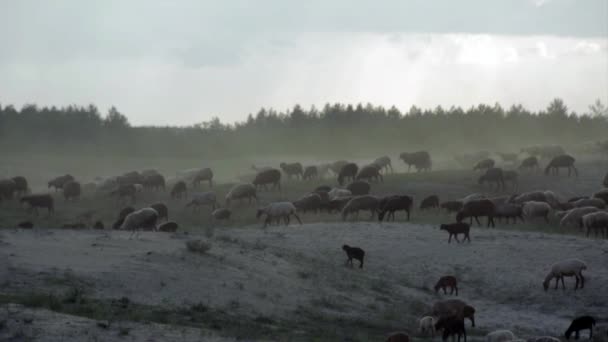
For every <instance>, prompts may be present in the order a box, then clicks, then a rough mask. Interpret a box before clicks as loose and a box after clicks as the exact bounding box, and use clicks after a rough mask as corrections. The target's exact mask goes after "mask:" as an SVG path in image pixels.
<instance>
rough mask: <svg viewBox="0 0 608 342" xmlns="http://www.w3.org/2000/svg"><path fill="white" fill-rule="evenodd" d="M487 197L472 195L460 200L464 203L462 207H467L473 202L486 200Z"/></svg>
mask: <svg viewBox="0 0 608 342" xmlns="http://www.w3.org/2000/svg"><path fill="white" fill-rule="evenodd" d="M486 198H487V197H486V196H485V195H484V194H470V195H467V196H465V197H464V198H462V199H461V200H460V202H462V205H465V204H467V203H469V202H471V201H478V200H481V199H486Z"/></svg>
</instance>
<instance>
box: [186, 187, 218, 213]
mask: <svg viewBox="0 0 608 342" xmlns="http://www.w3.org/2000/svg"><path fill="white" fill-rule="evenodd" d="M204 205H209V206H211V210H215V208H216V206H219V204H218V203H217V195H216V194H215V191H206V192H195V193H193V194H192V200H190V202H188V203H187V204H186V208H188V207H192V210H197V209H199V208H200V207H201V206H204Z"/></svg>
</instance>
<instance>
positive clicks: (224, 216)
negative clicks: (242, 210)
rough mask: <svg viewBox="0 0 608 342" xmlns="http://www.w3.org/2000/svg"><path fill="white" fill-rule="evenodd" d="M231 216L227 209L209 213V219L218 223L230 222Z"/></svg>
mask: <svg viewBox="0 0 608 342" xmlns="http://www.w3.org/2000/svg"><path fill="white" fill-rule="evenodd" d="M231 216H232V211H231V210H230V209H228V208H217V209H215V210H214V211H213V212H212V213H211V217H213V219H214V220H218V221H223V220H230V217H231Z"/></svg>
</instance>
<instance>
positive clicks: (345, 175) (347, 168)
mask: <svg viewBox="0 0 608 342" xmlns="http://www.w3.org/2000/svg"><path fill="white" fill-rule="evenodd" d="M357 172H359V166H357V164H355V163H348V164H346V165H344V166H343V167H342V169H340V173H339V174H338V184H340V185H343V184H344V181H345V180H347V179H350V180H351V181H354V180H355V176H356V175H357Z"/></svg>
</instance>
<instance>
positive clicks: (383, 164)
mask: <svg viewBox="0 0 608 342" xmlns="http://www.w3.org/2000/svg"><path fill="white" fill-rule="evenodd" d="M372 164H375V165H378V168H379V169H380V170H381V171H382V170H384V171H385V172H388V171H389V170H390V171H391V173H393V165H392V164H391V158H390V157H389V156H382V157H379V158H376V160H374V162H373V163H372Z"/></svg>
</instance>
